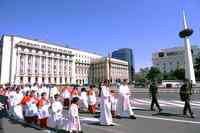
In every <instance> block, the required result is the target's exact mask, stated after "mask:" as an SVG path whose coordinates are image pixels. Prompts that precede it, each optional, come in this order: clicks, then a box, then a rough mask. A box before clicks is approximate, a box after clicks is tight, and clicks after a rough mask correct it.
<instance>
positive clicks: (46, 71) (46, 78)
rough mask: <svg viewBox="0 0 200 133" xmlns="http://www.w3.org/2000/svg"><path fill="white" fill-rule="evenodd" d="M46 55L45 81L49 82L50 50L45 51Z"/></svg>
mask: <svg viewBox="0 0 200 133" xmlns="http://www.w3.org/2000/svg"><path fill="white" fill-rule="evenodd" d="M45 55H46V59H45V73H46V74H45V75H46V76H45V79H44V80H45V81H44V83H45V84H48V82H49V81H48V77H49V74H48V52H45Z"/></svg>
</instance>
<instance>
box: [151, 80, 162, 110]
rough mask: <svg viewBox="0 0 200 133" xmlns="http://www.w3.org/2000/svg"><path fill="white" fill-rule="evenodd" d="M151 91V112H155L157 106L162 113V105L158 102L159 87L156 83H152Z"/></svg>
mask: <svg viewBox="0 0 200 133" xmlns="http://www.w3.org/2000/svg"><path fill="white" fill-rule="evenodd" d="M149 91H150V95H151V97H152V101H151V111H153V110H154V104H156V106H157V108H158V110H159V112H161V111H162V109H161V108H160V105H159V103H158V100H157V93H158V87H157V86H156V83H155V81H154V82H152V83H151V84H150V88H149Z"/></svg>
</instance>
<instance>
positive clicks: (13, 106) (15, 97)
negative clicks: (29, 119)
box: [10, 87, 24, 120]
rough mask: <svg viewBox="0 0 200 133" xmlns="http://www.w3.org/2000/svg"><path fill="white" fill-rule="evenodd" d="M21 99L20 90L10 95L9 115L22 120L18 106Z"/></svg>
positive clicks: (21, 113)
mask: <svg viewBox="0 0 200 133" xmlns="http://www.w3.org/2000/svg"><path fill="white" fill-rule="evenodd" d="M22 99H23V94H22V93H21V91H20V88H18V87H17V88H16V91H12V93H11V94H10V113H11V115H12V116H13V117H14V118H16V119H21V120H23V119H24V117H23V109H22V105H20V103H21V101H22Z"/></svg>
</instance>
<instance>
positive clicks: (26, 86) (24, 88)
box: [21, 84, 31, 96]
mask: <svg viewBox="0 0 200 133" xmlns="http://www.w3.org/2000/svg"><path fill="white" fill-rule="evenodd" d="M30 90H31V89H30V87H29V85H28V84H26V85H25V86H22V90H21V91H22V93H23V95H24V96H25V95H26V92H27V91H30Z"/></svg>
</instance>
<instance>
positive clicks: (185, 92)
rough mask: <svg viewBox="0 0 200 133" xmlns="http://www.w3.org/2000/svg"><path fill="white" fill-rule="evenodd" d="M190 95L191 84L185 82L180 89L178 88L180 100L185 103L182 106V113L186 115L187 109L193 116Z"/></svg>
mask: <svg viewBox="0 0 200 133" xmlns="http://www.w3.org/2000/svg"><path fill="white" fill-rule="evenodd" d="M191 96H192V84H191V83H185V84H184V85H182V86H181V89H180V97H181V100H182V101H184V102H185V105H184V108H183V115H184V116H185V115H187V110H188V111H189V113H190V115H191V117H192V118H194V116H193V112H192V109H191V106H190V99H191Z"/></svg>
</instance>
